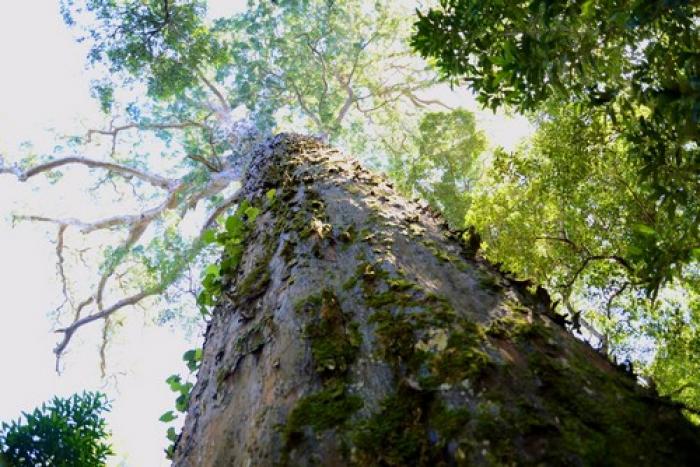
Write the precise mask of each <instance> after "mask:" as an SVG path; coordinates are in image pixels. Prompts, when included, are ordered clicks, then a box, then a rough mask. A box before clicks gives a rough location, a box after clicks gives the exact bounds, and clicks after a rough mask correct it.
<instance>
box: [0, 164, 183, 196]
mask: <svg viewBox="0 0 700 467" xmlns="http://www.w3.org/2000/svg"><path fill="white" fill-rule="evenodd" d="M69 164H78V165H84V166H86V167H89V168H91V169H93V168H100V169H105V170H109V171H110V172H114V173H116V174H119V175H121V176H123V177H125V178H131V177H136V178H138V179H140V180H143V181H145V182H148V183H150V184H151V185H153V186H157V187H160V188H164V189H168V188H169V187H170V186H171V185H172V183H173V180H171V179H168V178H165V177H161V176H160V175H155V174H151V173H148V172H146V171H143V170H138V169H134V168H131V167H127V166H125V165H121V164H115V163H112V162H104V161H98V160H95V159H88V158H86V157H80V156H71V157H64V158H62V159H55V160H52V161H49V162H45V163H43V164H39V165H36V166H34V167H32V168H30V169H28V170H23V169H21V168H20V167H19V166H16V165H13V166H9V167H8V166H5V165H4V164H3V160H2V157H0V174H3V173H9V174H13V175H15V176H16V177H17V179H18V180H19V181H21V182H25V181H27V180H28V179H29V178H31V177H33V176H35V175H38V174H40V173H44V172H49V171H51V170H53V169H57V168H59V167H61V166H64V165H69Z"/></svg>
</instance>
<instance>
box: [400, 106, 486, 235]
mask: <svg viewBox="0 0 700 467" xmlns="http://www.w3.org/2000/svg"><path fill="white" fill-rule="evenodd" d="M396 138H401V139H402V140H401V142H400V144H397V145H395V146H394V145H389V146H388V147H389V150H390V155H391V157H390V159H389V163H390V168H389V170H388V173H389V175H390V176H391V177H392V178H393V179H394V180H396V181H397V183H398V187H399V189H400V190H401V192H402V193H404V194H406V195H408V196H420V197H421V198H423V199H425V200H427V201H428V202H429V203H430V204H431V205H432V206H433V207H434V208H436V209H439V210H440V211H441V212H442V213H443V215H444V216H445V218H446V219H447V221H448V222H449V223H450V225H451V226H453V227H456V228H460V227H462V225H463V224H464V217H465V215H466V213H467V211H468V210H469V206H470V201H471V191H472V189H473V184H474V182H475V181H476V180H477V179H478V177H479V168H480V161H479V156H480V155H481V153H482V152H483V151H484V149H486V138H485V137H484V135H483V133H482V132H480V131H478V130H477V129H476V122H475V118H474V114H472V113H471V112H469V111H467V110H463V109H457V110H454V111H452V112H430V113H427V114H425V115H424V116H423V117H422V119H421V122H420V125H419V127H418V133H417V134H416V135H414V136H410V135H406V134H397V135H396Z"/></svg>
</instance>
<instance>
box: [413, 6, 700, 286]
mask: <svg viewBox="0 0 700 467" xmlns="http://www.w3.org/2000/svg"><path fill="white" fill-rule="evenodd" d="M699 15H700V7H699V6H698V5H697V2H688V1H674V2H670V3H669V2H666V1H661V0H659V1H628V2H622V3H621V2H610V1H607V0H586V1H567V2H555V3H553V2H547V1H544V0H531V1H527V2H520V3H509V2H502V1H498V0H494V1H488V2H477V1H472V0H449V1H446V2H443V3H442V6H441V7H440V8H435V9H431V10H429V11H428V12H427V13H425V14H420V17H419V20H418V21H417V23H416V26H417V32H416V34H415V36H414V37H413V44H414V46H415V47H416V49H417V50H419V51H420V52H421V53H423V54H424V55H425V56H430V57H434V58H435V60H436V64H437V66H438V67H439V68H440V69H441V70H442V71H443V72H444V73H445V74H446V75H448V76H450V77H452V78H453V79H454V80H455V81H461V80H464V81H466V82H467V83H468V84H469V85H470V86H471V87H472V89H474V90H475V92H476V93H477V95H478V98H479V100H480V101H481V102H482V103H484V104H485V105H487V106H490V107H493V108H497V107H499V106H501V105H511V106H514V107H516V108H517V109H519V110H521V111H529V110H541V109H543V107H545V110H546V107H547V106H550V107H552V106H559V105H562V104H565V103H571V104H573V107H572V108H573V109H576V111H577V116H578V118H579V119H580V120H581V121H582V122H586V121H588V120H590V119H592V118H596V115H600V113H601V112H602V113H604V114H605V115H606V117H607V119H608V121H609V125H610V127H611V128H612V131H613V134H614V135H615V137H619V138H621V139H623V140H624V141H625V143H626V144H627V145H629V146H630V150H629V151H628V152H627V155H628V156H630V157H631V158H632V159H634V160H633V161H631V163H633V164H635V165H636V167H637V174H638V181H637V183H638V184H639V185H640V186H641V187H643V188H642V189H643V191H644V193H645V198H648V199H649V200H651V202H653V203H656V206H655V208H654V214H655V215H660V216H663V217H667V218H678V219H676V222H677V223H678V225H677V227H678V229H679V230H678V232H677V235H675V236H674V237H673V238H672V239H669V238H663V237H658V238H657V237H656V236H655V234H654V233H653V226H651V225H648V224H645V225H647V227H648V228H647V229H646V232H647V235H641V236H639V237H638V238H637V242H636V247H637V249H636V250H630V251H628V252H627V259H628V261H629V262H630V264H631V265H632V266H633V267H634V269H635V272H636V274H637V276H638V277H639V278H640V279H641V280H643V281H645V282H646V284H647V288H648V289H649V291H650V292H651V293H652V294H654V293H655V292H656V291H657V290H658V287H659V285H661V284H662V283H663V282H665V281H666V280H670V279H671V278H673V277H677V276H678V275H680V274H681V273H682V270H683V265H685V264H687V263H688V262H691V261H695V260H696V259H697V254H698V253H697V248H698V245H700V241H699V240H700V237H699V233H698V225H699V224H700V209H699V207H698V204H697V200H698V199H700V196H699V195H700V193H699V192H698V187H699V186H700V184H699V183H698V173H700V166H699V165H698V158H699V157H700V155H699V151H700V147H699V146H698V138H699V136H700V133H699V132H698V128H700V125H699V123H700V56H699V55H698V53H697V50H698V49H700V29H699V28H698V25H697V24H698V17H699Z"/></svg>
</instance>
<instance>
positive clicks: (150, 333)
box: [0, 0, 532, 467]
mask: <svg viewBox="0 0 700 467" xmlns="http://www.w3.org/2000/svg"><path fill="white" fill-rule="evenodd" d="M58 3H59V2H57V1H56V0H31V1H26V0H25V1H20V0H10V1H6V2H3V6H2V7H1V9H0V63H2V68H3V73H2V74H0V154H2V155H4V156H5V157H6V158H7V159H10V160H12V159H14V158H15V157H16V156H17V155H18V154H19V152H18V149H17V148H18V146H19V145H20V143H21V142H23V141H31V142H32V143H33V145H34V148H35V149H36V150H37V151H38V152H42V151H50V150H51V147H52V144H53V138H52V134H51V132H50V131H48V129H50V128H54V129H55V130H56V132H57V133H60V134H71V133H82V132H84V131H85V130H86V129H87V128H89V127H99V126H100V124H101V123H103V122H102V120H101V117H100V114H99V111H98V106H97V104H96V102H94V101H93V100H92V99H91V98H90V95H89V94H90V93H89V78H88V75H87V73H86V71H85V69H84V63H85V58H84V57H85V49H84V47H83V46H80V45H78V44H77V43H76V42H75V41H74V40H73V36H72V33H71V32H70V31H68V30H67V29H66V27H65V26H64V25H63V23H62V21H61V18H60V15H59V12H58ZM242 4H243V2H241V1H226V0H222V1H219V2H212V4H211V6H210V12H211V13H212V14H213V15H214V16H219V15H224V14H226V13H229V12H231V11H235V10H236V9H238V8H240V7H241V5H242ZM442 97H444V98H445V99H447V100H448V101H449V100H452V101H454V102H451V103H453V104H458V103H459V104H464V105H466V106H467V107H469V108H471V109H472V110H476V111H477V112H476V113H477V117H478V119H479V120H478V121H479V125H480V126H481V128H482V129H484V131H485V133H486V134H487V136H488V137H489V139H490V140H491V141H498V143H499V144H501V145H505V146H506V147H508V148H511V149H512V148H513V147H514V146H515V145H516V144H517V142H518V140H519V139H520V138H521V137H523V136H526V135H528V134H529V133H531V131H532V128H531V127H530V125H529V124H528V123H527V122H526V121H525V120H524V119H518V118H515V119H509V118H505V117H503V116H502V115H493V114H492V113H491V112H490V111H480V110H478V109H476V107H475V104H474V101H473V99H471V98H469V97H468V96H461V97H457V95H456V94H454V93H450V92H447V91H444V95H443V96H442ZM88 182H89V180H88V173H87V171H85V170H80V169H78V170H73V171H71V173H70V174H68V175H67V177H66V179H64V180H62V181H61V183H59V184H58V185H56V186H51V185H49V184H47V183H46V182H45V181H42V180H37V181H33V182H32V183H23V184H21V183H18V182H17V181H16V180H14V179H13V178H12V177H10V176H0V356H2V366H1V367H0V421H2V420H9V419H11V418H17V417H18V416H19V414H20V412H21V411H23V410H24V411H28V410H31V409H33V408H34V407H35V406H37V405H40V404H41V403H42V402H43V401H45V400H48V399H50V398H51V397H53V396H54V395H59V396H68V395H71V394H73V393H75V392H80V391H82V390H101V391H104V392H106V393H107V395H108V397H109V398H110V399H111V400H112V401H113V408H112V411H111V412H110V414H109V415H108V417H107V420H108V424H109V428H110V429H111V431H112V440H111V441H112V443H113V445H114V448H115V451H116V452H117V454H118V455H117V456H115V457H113V458H112V459H111V461H110V465H122V466H134V467H143V466H148V467H151V466H153V467H155V466H161V465H168V464H169V463H168V462H167V461H166V460H165V458H164V456H163V452H162V450H163V448H164V447H165V446H166V445H167V441H166V439H165V429H166V426H165V425H164V424H162V423H161V422H159V421H158V417H159V416H160V415H161V414H162V413H164V412H165V411H167V410H170V409H172V408H173V407H174V395H173V393H171V392H170V391H169V389H168V387H167V385H166V384H165V382H164V381H165V379H166V378H167V377H168V376H169V375H171V374H173V373H184V371H185V368H184V364H183V363H182V360H181V356H182V354H183V352H185V351H186V350H187V349H189V348H192V347H194V346H195V345H196V344H197V342H198V339H200V338H201V336H197V335H194V336H192V335H187V334H186V333H184V332H183V331H182V330H179V329H177V328H172V327H156V326H154V325H144V320H143V319H132V320H130V321H127V324H126V326H125V329H123V330H122V331H121V332H120V333H119V335H118V337H117V338H116V340H115V342H114V344H113V345H112V347H111V348H110V354H109V358H110V362H111V363H113V364H114V367H115V368H118V369H119V371H118V374H116V375H113V376H114V377H113V378H110V379H109V380H107V381H103V380H101V378H100V373H99V369H98V358H97V345H98V342H99V339H98V337H99V336H98V333H99V328H100V326H88V327H86V328H84V329H82V330H81V331H80V332H79V333H78V334H77V337H76V338H75V339H74V341H73V342H71V346H70V352H69V354H68V355H66V358H65V359H64V365H63V371H62V373H61V374H60V375H59V374H57V373H56V372H55V371H54V364H55V361H54V355H53V353H52V349H53V347H54V346H55V345H56V343H57V336H56V335H55V334H53V333H52V332H51V329H52V327H53V323H52V321H51V319H50V318H49V316H48V312H49V311H50V310H51V309H52V308H53V307H55V306H56V305H57V304H58V303H60V300H59V296H60V295H59V294H60V285H59V283H58V280H57V273H56V259H55V251H54V248H55V244H54V243H52V242H53V237H54V236H55V227H52V226H47V225H37V224H29V223H20V224H17V225H15V226H14V227H13V226H12V223H11V222H10V220H11V214H12V213H13V212H18V211H23V212H37V210H41V211H43V212H61V213H66V214H71V215H73V216H76V217H83V216H95V217H97V216H104V215H106V214H110V213H113V212H114V211H110V209H115V206H113V205H110V204H109V203H107V202H105V203H100V202H94V201H91V200H90V199H89V198H87V199H86V198H85V195H84V189H85V188H86V187H88V186H89V183H88ZM119 208H120V209H125V208H124V207H123V206H121V207H119ZM129 313H139V310H138V309H134V310H130V311H129Z"/></svg>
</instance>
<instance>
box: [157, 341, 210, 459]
mask: <svg viewBox="0 0 700 467" xmlns="http://www.w3.org/2000/svg"><path fill="white" fill-rule="evenodd" d="M182 360H183V361H184V362H185V364H186V365H187V369H188V370H189V376H192V375H196V373H197V370H198V369H199V365H200V364H201V363H202V349H201V348H195V349H190V350H188V351H187V352H185V353H184V354H183V355H182ZM188 379H189V378H187V377H186V378H185V379H183V377H182V376H180V375H170V376H168V379H166V380H165V382H166V383H167V384H168V387H170V390H171V391H173V392H174V393H175V394H177V398H176V399H175V411H173V410H168V411H167V412H165V413H164V414H163V415H161V416H160V418H159V419H158V420H160V421H161V422H163V423H171V422H173V421H175V420H176V419H177V418H178V417H179V414H180V413H187V407H188V406H189V402H190V395H191V394H192V388H194V383H192V382H191V381H188ZM176 411H177V412H178V413H176ZM166 436H167V438H168V441H170V442H171V444H170V445H169V446H168V447H167V448H166V449H165V454H166V456H167V458H168V459H172V456H173V453H174V451H175V442H176V441H177V431H176V430H175V427H174V426H170V427H168V430H167V432H166Z"/></svg>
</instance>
